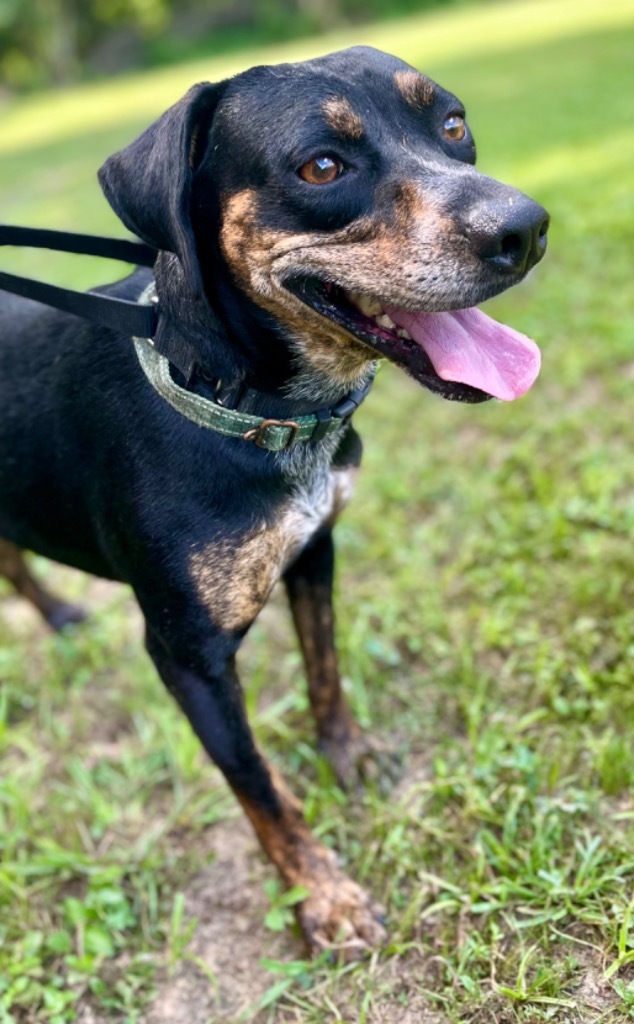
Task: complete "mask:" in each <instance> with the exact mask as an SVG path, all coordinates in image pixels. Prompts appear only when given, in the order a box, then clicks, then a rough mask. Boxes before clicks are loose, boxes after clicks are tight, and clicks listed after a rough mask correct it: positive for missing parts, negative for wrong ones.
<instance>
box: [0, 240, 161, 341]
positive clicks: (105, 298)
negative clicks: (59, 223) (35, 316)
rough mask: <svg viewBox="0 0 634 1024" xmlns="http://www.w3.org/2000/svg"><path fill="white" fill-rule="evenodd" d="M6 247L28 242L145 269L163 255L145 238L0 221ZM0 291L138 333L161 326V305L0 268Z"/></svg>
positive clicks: (149, 332)
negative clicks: (78, 289)
mask: <svg viewBox="0 0 634 1024" xmlns="http://www.w3.org/2000/svg"><path fill="white" fill-rule="evenodd" d="M0 245H24V246H28V247H29V248H33V249H52V250H55V251H56V252H72V253H76V254H78V255H83V256H102V257H105V258H106V259H110V260H120V261H121V262H123V263H132V264H135V265H137V266H142V267H153V266H154V262H155V260H156V257H157V254H158V253H157V250H156V249H153V248H152V246H150V245H145V243H143V242H130V241H127V240H125V239H122V238H121V239H119V238H100V237H97V236H95V235H79V234H75V233H73V232H70V231H47V230H45V229H41V228H21V227H14V226H12V225H10V224H0ZM0 291H5V292H12V293H13V294H14V295H20V296H22V298H24V299H33V300H34V301H35V302H42V303H44V305H46V306H53V307H55V309H61V310H63V311H64V312H65V313H73V314H74V315H75V316H80V317H83V318H85V319H88V320H93V321H95V322H96V323H98V324H101V326H102V327H110V328H111V329H112V330H115V331H121V332H122V333H124V334H130V335H132V336H133V337H139V338H153V337H154V335H155V333H156V330H157V327H158V309H157V306H156V305H155V304H152V305H148V306H141V305H139V304H138V303H136V302H130V301H128V299H115V298H112V297H111V296H109V295H97V294H96V293H95V292H76V291H73V290H72V289H70V288H59V287H58V286H57V285H53V284H45V283H44V282H43V281H34V280H32V279H31V278H28V277H18V276H17V275H16V274H6V273H4V271H0Z"/></svg>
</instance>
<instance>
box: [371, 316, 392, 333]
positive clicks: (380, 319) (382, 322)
mask: <svg viewBox="0 0 634 1024" xmlns="http://www.w3.org/2000/svg"><path fill="white" fill-rule="evenodd" d="M374 322H375V323H376V324H378V325H379V327H385V328H386V330H388V331H393V330H394V328H395V327H396V324H395V323H394V321H393V320H392V317H391V316H388V315H387V313H382V314H381V316H375V318H374Z"/></svg>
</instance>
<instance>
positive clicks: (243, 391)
mask: <svg viewBox="0 0 634 1024" xmlns="http://www.w3.org/2000/svg"><path fill="white" fill-rule="evenodd" d="M474 162H475V148H474V143H473V139H472V137H471V134H470V131H469V128H468V127H467V124H466V122H465V116H464V110H463V108H462V105H461V104H460V102H459V101H458V100H457V99H456V98H455V97H454V96H452V95H450V94H449V93H448V92H446V91H444V90H443V89H441V88H440V87H439V86H437V85H436V84H435V83H434V82H432V81H430V79H428V78H426V77H424V76H423V75H421V74H419V73H418V72H417V71H414V70H413V69H412V68H410V67H409V66H408V65H406V64H404V63H403V62H402V61H400V60H397V59H396V58H394V57H390V56H387V55H385V54H382V53H380V52H378V51H375V50H371V49H366V48H355V49H352V50H347V51H344V52H342V53H335V54H332V55H330V56H327V57H323V58H319V59H317V60H313V61H308V62H306V63H301V64H289V65H280V66H276V67H257V68H253V69H252V70H250V71H247V72H245V73H244V74H241V75H238V76H237V77H235V78H233V79H231V80H228V81H224V82H220V83H219V84H209V83H204V84H201V85H197V86H195V87H194V88H193V89H191V90H190V92H189V93H188V94H187V95H186V96H185V97H184V98H183V99H182V100H181V101H180V102H179V103H177V104H176V105H175V106H174V107H172V108H171V109H170V110H168V111H167V112H166V113H165V114H164V115H163V117H161V118H160V119H159V120H158V121H157V122H156V123H155V124H154V125H152V126H151V127H150V128H148V130H147V131H146V132H145V133H144V134H143V135H141V137H140V138H138V139H137V140H136V141H135V142H133V143H132V144H131V145H130V146H128V147H127V148H126V149H124V150H122V151H121V152H119V153H117V154H116V155H115V156H113V157H111V158H110V159H109V160H107V161H106V163H105V165H104V167H103V168H102V170H101V175H100V176H101V183H102V186H103V188H104V190H105V193H106V195H107V197H108V199H109V201H110V203H111V204H112V206H113V207H114V209H115V211H116V213H117V214H118V215H119V217H120V218H121V220H122V221H123V222H124V224H125V225H126V226H127V227H128V228H129V229H130V230H131V231H133V232H134V233H135V234H137V235H139V236H140V237H141V238H142V239H144V240H145V241H146V242H148V243H150V244H151V245H153V246H155V247H156V248H157V249H158V250H160V252H159V255H158V259H157V262H156V265H155V268H154V275H153V276H152V275H151V274H150V272H149V271H144V270H138V271H137V272H136V273H134V274H133V275H132V276H131V277H128V278H127V279H126V280H124V281H121V282H120V283H118V284H115V285H112V286H108V287H107V288H105V289H103V290H102V291H103V292H104V293H105V294H110V295H115V296H119V297H124V298H127V299H132V300H139V301H141V302H150V301H152V300H154V301H156V297H158V302H159V304H160V310H161V320H160V330H159V333H158V335H157V337H156V345H155V346H153V345H152V344H151V343H150V342H148V341H143V340H142V339H140V340H139V339H137V340H136V342H135V343H134V344H133V343H132V340H131V339H130V337H127V336H125V335H123V334H121V333H117V332H116V331H114V330H107V329H104V328H95V327H94V326H89V325H87V324H86V323H85V322H83V321H81V320H79V319H77V318H76V317H73V316H70V315H67V314H64V313H60V312H56V311H51V310H48V309H45V308H44V307H42V306H40V305H38V304H37V303H34V302H31V301H28V300H24V299H17V298H8V297H4V298H3V299H2V302H1V303H0V338H1V341H0V537H2V538H3V539H2V540H0V572H2V573H3V574H4V575H5V576H6V577H8V579H9V580H11V582H12V583H13V584H14V586H15V587H16V588H17V590H18V591H19V592H20V593H22V594H24V596H26V597H28V598H30V599H31V600H32V601H33V602H34V603H35V604H36V605H37V607H38V608H39V609H40V611H41V612H42V614H43V615H44V617H45V618H46V619H47V621H48V622H49V623H50V624H51V625H52V626H53V627H55V628H59V627H61V626H62V625H63V624H64V623H65V622H67V621H69V620H72V619H75V618H77V617H78V615H79V611H78V609H75V608H73V607H71V606H69V605H67V604H65V603H63V602H61V601H59V600H57V599H56V598H54V597H52V596H51V595H49V594H47V593H46V592H45V591H44V590H43V589H42V588H41V587H40V585H39V584H38V583H36V582H35V581H34V580H33V578H32V577H31V576H30V574H29V572H28V570H27V568H26V567H25V563H24V561H23V558H22V555H21V549H24V548H26V549H30V550H33V551H37V552H40V553H41V554H43V555H46V556H48V557H50V558H53V559H56V560H58V561H61V562H65V563H67V564H69V565H72V566H76V567H78V568H80V569H84V570H86V571H88V572H91V573H96V574H98V575H101V576H105V577H109V578H111V579H116V580H123V581H126V582H127V583H129V584H130V585H131V586H132V588H133V590H134V593H135V595H136V597H137V600H138V602H139V604H140V606H141V609H142V611H143V614H144V616H145V619H146V623H147V648H148V651H149V653H150V655H151V657H152V659H153V660H154V662H155V664H156V667H157V669H158V671H159V673H160V675H161V677H162V679H163V680H164V682H165V683H166V684H167V687H168V688H169V690H170V691H171V693H172V694H173V695H174V697H175V698H176V700H177V701H178V703H179V704H180V706H181V707H182V709H183V711H184V712H185V714H186V715H187V716H188V717H189V719H190V721H191V724H192V726H193V728H194V729H195V731H196V733H197V734H198V736H199V737H200V740H201V742H202V743H203V745H204V747H205V749H206V750H207V751H208V753H209V755H210V756H211V758H212V759H213V760H214V761H215V763H216V764H217V765H218V766H219V767H220V769H221V770H222V771H223V773H224V775H225V776H226V778H227V781H228V783H229V785H230V786H231V787H232V789H233V791H234V792H235V794H236V796H237V798H238V800H239V801H240V803H241V804H242V806H243V808H244V810H245V812H246V814H247V815H248V817H249V819H250V821H251V822H252V824H253V827H254V828H255V831H256V833H257V835H258V838H259V840H260V842H261V844H262V846H263V848H264V850H265V851H266V853H267V855H268V856H269V857H270V858H271V860H272V861H273V862H274V863H275V864H276V866H277V867H278V869H279V870H280V872H281V874H282V876H283V878H284V880H285V881H286V882H287V883H289V884H292V885H301V886H304V887H305V888H306V889H307V890H308V892H309V896H308V897H307V899H306V900H305V901H304V902H303V903H302V904H301V905H300V906H299V908H298V918H299V922H300V924H301V927H302V929H303V932H304V935H305V937H306V941H307V943H308V946H309V948H310V949H311V950H318V949H321V948H323V947H325V946H328V945H330V944H333V943H337V942H338V943H341V944H342V945H343V947H344V948H345V950H346V954H347V955H356V954H357V953H358V952H359V951H360V950H362V949H364V948H367V947H372V946H376V945H377V944H379V943H380V942H381V941H382V938H383V936H384V929H383V924H382V921H381V917H380V911H379V908H378V907H377V906H376V905H375V904H373V902H372V900H371V898H370V897H369V896H368V895H367V894H366V893H365V892H364V891H363V890H362V889H361V888H360V887H359V886H358V885H357V884H356V883H355V882H353V881H351V880H350V879H349V878H348V877H347V876H346V875H345V874H344V873H343V872H342V870H341V869H340V868H339V867H338V865H337V862H336V859H335V856H334V854H333V853H332V852H331V851H330V850H328V849H326V848H325V847H324V846H323V845H322V844H321V843H319V842H318V841H317V840H316V839H315V838H314V836H313V835H312V834H311V832H310V830H309V828H308V827H307V825H306V824H305V822H304V820H303V817H302V810H301V807H300V804H299V803H298V801H297V800H296V799H295V797H294V796H293V795H292V794H291V793H290V792H289V790H288V789H287V788H286V786H285V784H284V782H283V781H282V779H281V778H280V777H279V776H278V774H277V773H276V772H275V771H274V770H272V768H271V767H270V765H268V764H267V762H266V761H265V759H264V758H263V756H262V754H261V753H260V752H259V750H258V749H257V747H256V746H255V743H254V741H253V737H252V735H251V732H250V729H249V725H248V723H247V720H246V717H245V710H244V703H243V698H242V694H241V690H240V685H239V682H238V679H237V676H236V670H235V655H236V651H237V649H238V647H239V646H240V644H241V642H242V639H243V637H244V636H245V634H246V632H247V631H248V629H249V627H250V625H251V623H252V622H253V621H254V619H255V618H256V616H257V614H258V612H259V611H260V609H261V608H262V606H263V604H264V603H265V601H266V600H267V597H268V595H269V593H270V591H271V589H272V587H273V585H274V584H275V582H276V580H278V579H280V578H281V579H283V580H284V583H285V585H286V588H287V591H288V595H289V598H290V604H291V608H292V613H293V618H294V622H295V625H296V627H297V631H298V634H299V638H300V642H301V646H302V650H303V654H304V658H305V662H306V668H307V674H308V686H309V694H310V703H311V707H312V710H313V713H314V716H315V720H316V725H317V735H318V739H319V742H320V744H321V747H322V748H323V749H324V750H325V751H326V753H327V754H328V756H329V757H330V759H331V761H332V763H333V765H334V767H335V770H336V772H337V775H338V777H339V778H340V780H341V781H342V783H344V784H345V783H349V782H350V781H351V780H352V779H354V776H355V773H356V772H357V770H358V764H359V762H360V761H361V760H362V759H363V758H364V757H365V756H366V755H367V754H368V752H369V751H371V749H372V744H371V742H370V741H369V739H368V738H367V737H365V736H364V735H363V734H362V732H361V730H360V728H359V726H358V725H357V724H356V722H355V720H354V718H353V716H352V714H351V712H350V710H349V708H348V706H347V705H346V702H345V700H344V697H343V695H342V692H341V687H340V683H339V675H338V671H337V662H336V657H335V652H334V646H333V614H332V606H331V589H332V577H333V563H334V551H333V541H332V528H333V525H334V522H335V520H336V518H337V515H338V513H339V511H340V509H341V508H342V506H343V505H344V503H345V501H346V499H347V497H348V494H349V491H350V487H351V480H352V477H353V476H354V470H355V469H356V467H357V466H358V464H359V461H360V454H361V444H360V441H359V439H358V436H357V435H356V433H355V431H354V430H353V428H352V426H351V424H350V414H351V412H353V411H354V409H355V408H356V407H357V405H358V404H359V402H360V400H361V399H362V398H363V397H364V396H365V392H366V391H367V389H368V386H369V384H370V382H371V379H372V375H373V371H374V368H375V361H376V360H377V359H378V358H381V357H387V358H388V359H391V360H392V361H393V362H395V363H397V364H398V365H400V366H402V367H404V368H405V369H406V370H407V371H408V372H409V373H410V374H411V375H412V376H413V377H414V378H415V379H416V380H418V381H420V382H421V383H422V384H423V385H424V386H425V387H426V388H428V389H430V390H431V391H434V392H437V393H439V394H440V395H442V396H444V397H445V398H450V399H455V400H458V401H465V402H476V401H483V400H485V399H486V398H488V397H490V396H491V395H495V396H496V397H498V398H502V399H507V400H508V399H511V398H514V397H516V396H517V395H519V394H522V393H523V392H524V391H525V390H526V389H527V388H528V387H529V386H530V384H531V383H532V381H533V379H534V377H535V376H536V374H537V371H538V366H539V353H538V350H537V349H536V347H535V346H534V345H533V343H532V342H530V341H529V340H528V339H526V338H523V337H522V336H521V335H518V334H516V333H515V332H514V331H512V330H510V329H509V328H505V327H502V326H501V325H499V324H495V323H494V322H493V321H491V320H490V319H489V318H487V317H486V316H484V314H482V313H480V312H479V311H478V310H475V309H473V308H472V307H473V306H474V305H475V304H476V303H478V302H480V301H482V300H484V299H487V298H489V297H490V296H492V295H495V294H497V293H498V292H501V291H502V290H503V289H505V288H507V287H508V286H509V285H512V284H515V283H516V282H518V281H520V280H521V279H522V278H523V277H524V275H525V274H526V273H527V271H528V270H529V269H530V268H531V267H532V266H533V265H534V264H535V263H536V262H537V261H538V260H539V259H540V258H541V256H542V254H543V252H544V249H545V236H546V228H547V216H546V214H545V212H544V210H543V209H542V208H541V207H540V206H538V205H537V204H536V203H534V202H533V201H532V200H530V199H528V198H527V197H525V196H524V195H522V194H521V193H519V192H517V191H515V190H514V189H512V188H509V187H507V186H505V185H502V184H500V183H499V182H496V181H493V180H492V179H490V178H487V177H485V176H484V175H481V174H479V173H478V172H477V171H476V170H475V169H474V167H473V164H474ZM161 353H162V354H161ZM166 357H168V358H169V361H168V358H166Z"/></svg>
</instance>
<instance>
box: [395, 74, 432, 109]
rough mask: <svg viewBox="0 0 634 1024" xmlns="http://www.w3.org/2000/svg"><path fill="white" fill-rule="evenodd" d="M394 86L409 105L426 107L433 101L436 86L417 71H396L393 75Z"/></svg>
mask: <svg viewBox="0 0 634 1024" xmlns="http://www.w3.org/2000/svg"><path fill="white" fill-rule="evenodd" d="M394 81H395V83H396V88H397V89H398V90H399V92H400V93H401V94H402V95H403V97H404V99H405V101H406V102H407V103H409V105H410V106H411V107H428V106H429V105H430V104H431V103H433V102H434V96H435V92H436V87H435V85H434V83H433V82H432V80H431V78H427V77H426V76H425V75H420V74H419V73H418V71H397V72H396V73H395V75H394Z"/></svg>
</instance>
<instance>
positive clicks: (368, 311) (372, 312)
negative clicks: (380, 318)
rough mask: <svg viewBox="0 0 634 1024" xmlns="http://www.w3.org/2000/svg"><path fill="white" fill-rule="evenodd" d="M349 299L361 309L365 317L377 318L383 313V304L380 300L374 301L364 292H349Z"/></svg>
mask: <svg viewBox="0 0 634 1024" xmlns="http://www.w3.org/2000/svg"><path fill="white" fill-rule="evenodd" d="M348 298H349V299H350V301H351V302H352V303H354V305H355V306H356V307H357V309H359V310H360V311H361V312H362V313H363V315H364V316H376V314H377V313H380V312H381V303H380V302H379V300H378V299H372V298H370V296H369V295H363V293H362V292H348Z"/></svg>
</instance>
